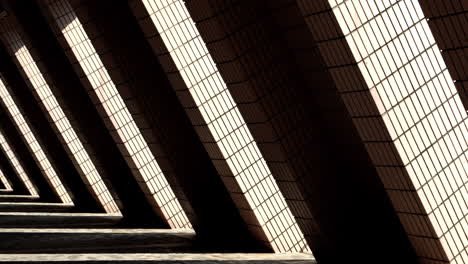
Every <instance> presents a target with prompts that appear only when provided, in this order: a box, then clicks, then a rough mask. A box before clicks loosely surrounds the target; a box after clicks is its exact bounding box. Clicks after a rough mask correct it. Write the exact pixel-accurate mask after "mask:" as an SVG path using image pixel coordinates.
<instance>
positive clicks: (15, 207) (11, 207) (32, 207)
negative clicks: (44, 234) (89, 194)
mask: <svg viewBox="0 0 468 264" xmlns="http://www.w3.org/2000/svg"><path fill="white" fill-rule="evenodd" d="M73 208H74V206H73V205H69V204H63V203H40V202H38V203H34V202H21V203H18V202H0V212H67V211H70V210H72V209H73Z"/></svg>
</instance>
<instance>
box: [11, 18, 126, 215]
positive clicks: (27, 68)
mask: <svg viewBox="0 0 468 264" xmlns="http://www.w3.org/2000/svg"><path fill="white" fill-rule="evenodd" d="M13 23H14V22H13ZM2 41H3V43H4V45H5V46H6V47H7V50H8V52H9V54H10V56H11V57H12V58H13V59H14V61H15V64H16V65H17V67H18V69H20V72H21V74H22V76H23V78H24V79H25V80H26V81H27V83H28V85H29V86H30V88H31V89H32V90H33V91H34V94H35V97H36V100H37V102H38V103H39V105H40V106H41V108H42V109H43V111H44V112H45V113H47V116H48V119H49V122H50V123H51V124H52V126H53V127H54V129H55V131H56V133H57V134H58V135H59V138H60V139H61V141H62V144H64V146H66V150H67V152H68V155H69V156H70V158H71V160H72V161H73V163H74V165H75V167H76V168H77V170H78V172H79V173H80V175H81V176H82V177H83V180H84V182H85V183H86V185H87V186H88V188H90V189H91V190H92V193H93V194H94V195H95V196H96V198H97V199H98V200H99V201H100V203H101V206H102V207H103V208H104V209H105V211H106V212H108V213H119V211H120V210H119V208H118V206H117V203H116V201H115V200H114V197H113V196H112V194H111V193H110V192H109V190H108V189H107V186H106V185H105V183H104V181H103V179H102V178H101V175H100V172H99V171H98V170H97V168H96V166H95V165H94V163H93V161H92V160H91V158H90V156H89V154H88V152H87V150H86V149H85V147H84V145H83V142H82V139H81V138H79V136H78V134H77V130H76V128H75V127H72V125H71V121H70V120H72V119H73V118H72V117H71V116H69V115H67V114H66V111H65V110H66V108H65V107H64V106H63V105H61V104H60V101H59V100H57V97H56V96H55V95H54V93H53V90H54V89H53V86H54V83H53V81H52V80H51V79H50V78H48V77H49V76H48V73H47V69H46V67H45V66H44V65H43V64H41V63H40V59H39V58H38V57H37V56H36V58H34V57H33V56H35V55H36V54H35V52H34V48H33V47H31V45H28V43H27V39H25V37H24V36H21V34H20V31H18V29H16V28H14V27H13V25H12V24H10V23H4V24H3V25H2ZM78 133H79V131H78Z"/></svg>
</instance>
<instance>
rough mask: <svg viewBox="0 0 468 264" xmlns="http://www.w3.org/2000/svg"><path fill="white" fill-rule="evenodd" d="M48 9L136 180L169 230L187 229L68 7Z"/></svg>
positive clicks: (56, 5) (60, 3) (186, 221)
mask: <svg viewBox="0 0 468 264" xmlns="http://www.w3.org/2000/svg"><path fill="white" fill-rule="evenodd" d="M49 9H50V11H51V13H52V15H53V17H54V19H55V21H56V23H57V25H58V26H59V27H60V28H61V32H62V34H63V36H64V37H65V40H66V41H67V43H68V45H69V46H70V48H71V50H72V52H73V54H74V55H75V57H76V59H77V60H78V62H79V64H80V66H81V68H82V69H83V71H84V73H85V74H86V77H87V78H88V80H89V82H90V84H91V86H92V87H93V89H94V92H95V94H96V96H97V98H98V99H99V101H100V103H101V104H102V106H103V108H104V110H105V112H106V114H107V117H108V118H109V120H110V121H111V123H112V125H113V128H114V129H115V130H116V131H117V133H118V135H119V137H120V140H121V141H122V142H123V144H124V146H125V148H126V150H127V152H128V154H129V155H130V158H131V160H132V161H133V163H134V165H135V167H136V168H137V170H136V173H137V174H139V175H137V177H139V178H142V179H143V181H144V183H145V184H146V185H147V186H148V188H149V191H150V192H151V195H152V196H153V199H155V200H156V203H157V205H158V206H159V208H160V210H161V212H162V214H163V217H164V218H165V219H166V220H167V222H168V223H169V225H170V226H171V227H172V228H191V223H190V221H189V219H188V218H187V216H186V214H185V212H184V210H183V208H182V206H181V205H180V203H179V201H178V199H177V197H176V196H175V194H174V192H173V190H172V188H171V186H170V185H169V183H168V181H167V179H166V177H165V176H164V174H163V172H162V171H161V168H160V167H159V165H158V163H157V161H156V159H155V157H154V155H153V153H152V152H151V150H150V148H149V146H148V144H147V142H146V140H145V139H144V138H143V135H142V134H141V131H140V129H139V128H138V126H137V124H136V123H135V120H134V119H133V117H132V115H131V114H130V112H129V110H128V108H127V106H126V105H125V102H124V100H123V99H122V97H121V95H120V94H119V92H118V90H117V88H116V87H115V84H114V83H113V81H112V79H111V78H110V76H109V74H108V72H107V70H106V68H105V67H104V65H103V63H102V61H101V59H100V57H99V54H98V53H97V52H96V50H95V49H94V47H93V45H92V43H91V40H90V39H89V37H88V35H87V34H86V32H85V30H84V28H83V26H82V24H81V22H80V20H79V19H78V17H77V16H76V14H75V12H74V11H73V9H72V7H71V6H70V4H69V3H68V2H67V1H56V2H54V3H52V4H50V5H49ZM134 172H135V170H134Z"/></svg>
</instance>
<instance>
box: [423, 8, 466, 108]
mask: <svg viewBox="0 0 468 264" xmlns="http://www.w3.org/2000/svg"><path fill="white" fill-rule="evenodd" d="M419 3H420V4H421V7H422V9H423V12H424V15H425V16H426V18H427V19H428V23H429V27H430V28H431V31H432V34H433V35H434V39H435V40H436V43H437V46H438V47H439V49H440V50H441V52H442V56H443V58H444V61H445V63H446V64H447V68H448V70H449V72H450V75H451V76H452V79H453V80H454V81H455V87H456V88H457V90H458V94H459V95H460V98H461V100H462V102H463V104H464V106H465V109H467V111H468V1H466V0H446V1H430V0H419Z"/></svg>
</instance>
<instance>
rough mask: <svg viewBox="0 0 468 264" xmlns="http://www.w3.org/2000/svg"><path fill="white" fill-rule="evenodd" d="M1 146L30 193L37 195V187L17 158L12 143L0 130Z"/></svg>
mask: <svg viewBox="0 0 468 264" xmlns="http://www.w3.org/2000/svg"><path fill="white" fill-rule="evenodd" d="M0 148H1V151H3V153H4V154H5V156H6V157H7V159H8V161H9V162H10V164H11V166H12V167H13V169H14V170H15V172H16V175H18V177H19V178H20V179H21V180H22V181H23V183H24V185H25V186H26V188H27V190H28V192H29V194H30V195H32V196H37V195H38V193H37V191H36V188H35V187H34V185H33V184H32V182H31V181H30V180H29V177H28V175H27V174H26V172H25V171H24V169H23V166H22V165H21V163H20V161H19V160H18V159H17V157H16V155H15V153H14V151H13V150H12V149H11V148H10V145H9V144H8V142H7V141H6V140H5V137H4V136H3V133H2V132H0Z"/></svg>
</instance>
